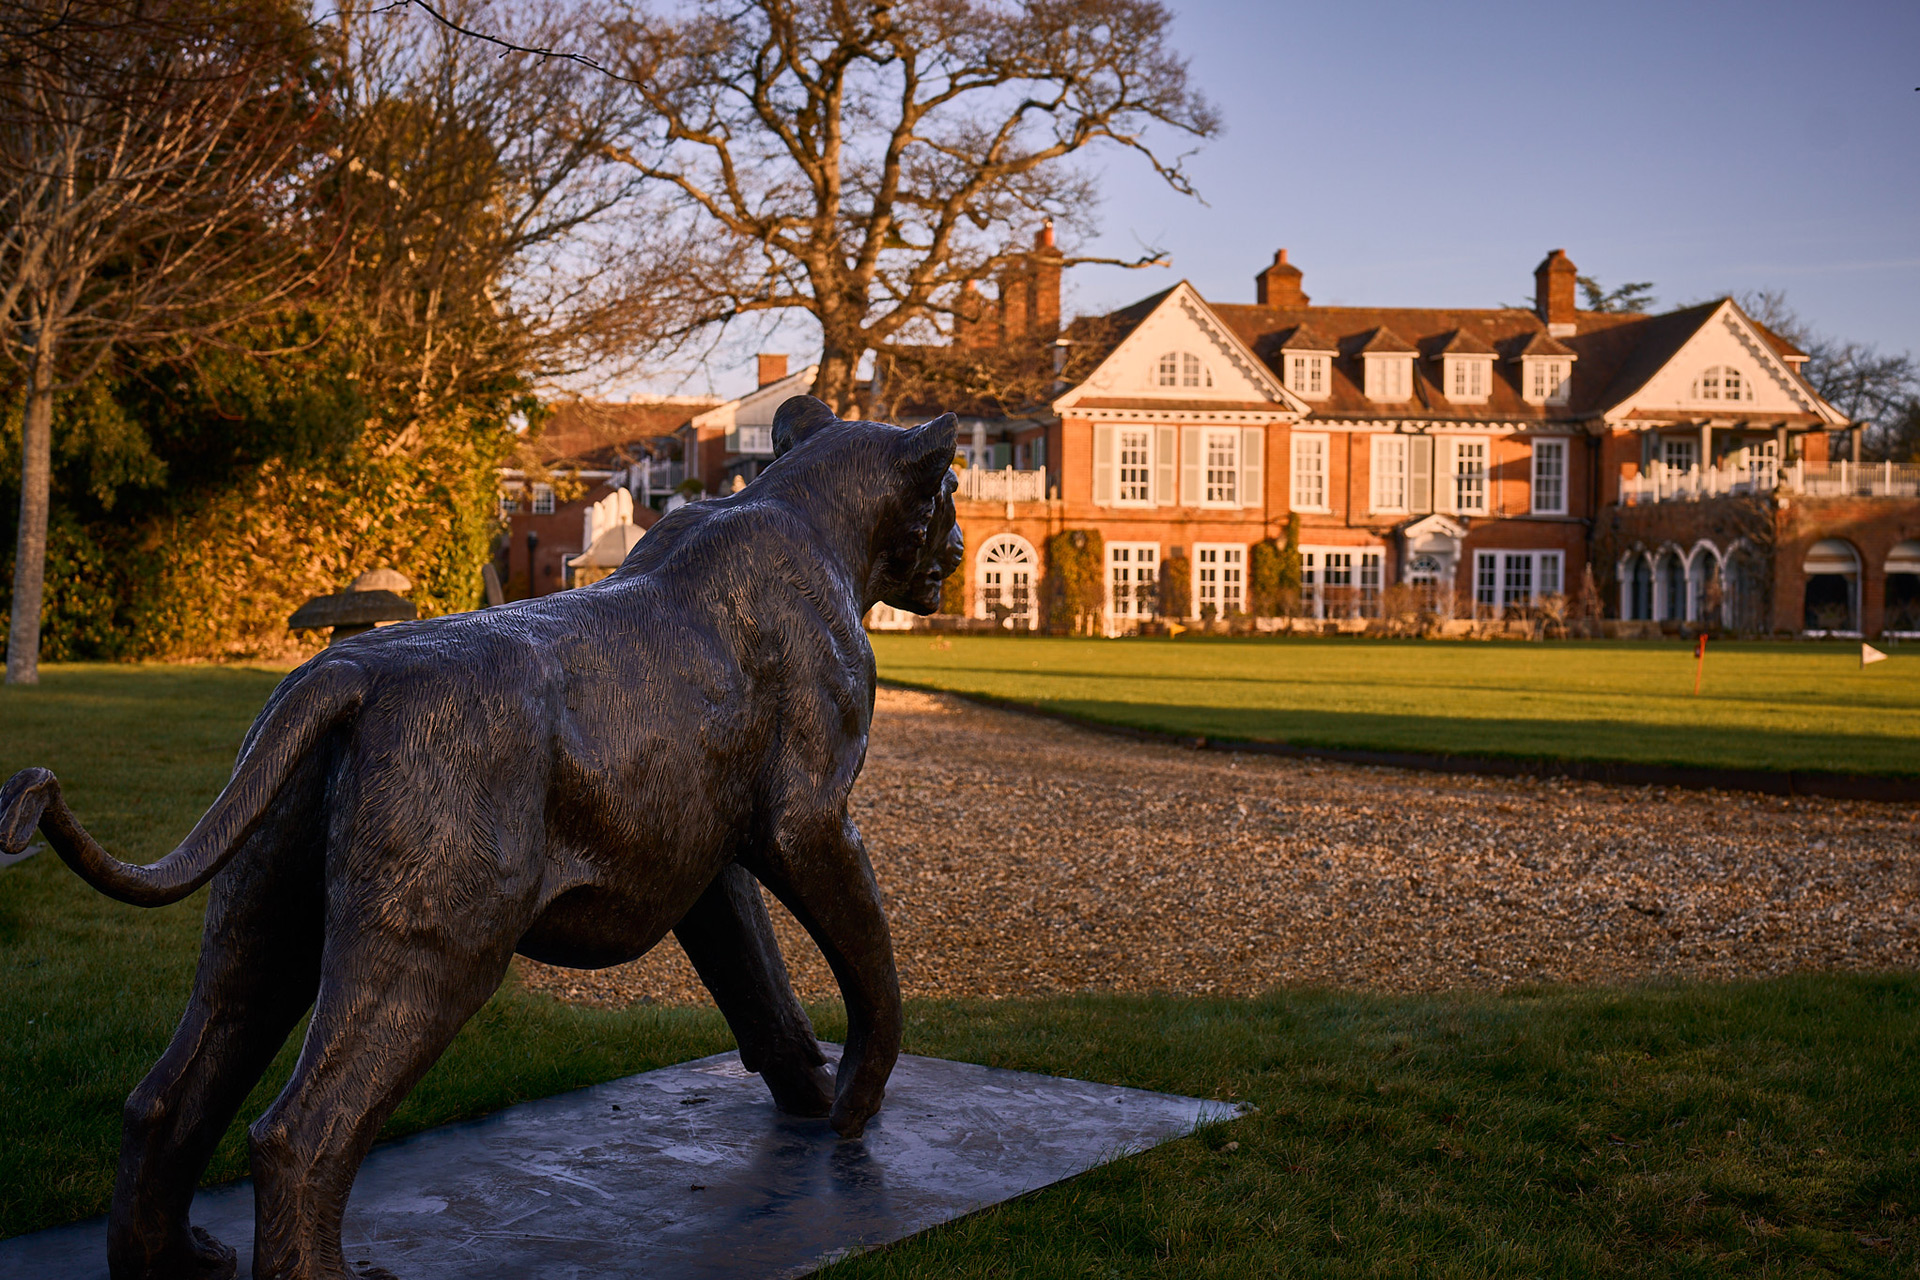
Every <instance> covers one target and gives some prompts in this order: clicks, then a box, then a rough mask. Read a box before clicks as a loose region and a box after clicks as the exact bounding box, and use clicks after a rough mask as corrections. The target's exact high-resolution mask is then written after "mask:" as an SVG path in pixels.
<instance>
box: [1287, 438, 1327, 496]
mask: <svg viewBox="0 0 1920 1280" xmlns="http://www.w3.org/2000/svg"><path fill="white" fill-rule="evenodd" d="M1293 509H1294V510H1295V511H1325V510H1327V509H1328V508H1327V437H1326V436H1325V435H1324V434H1322V433H1319V432H1312V431H1296V432H1294V433H1293Z"/></svg>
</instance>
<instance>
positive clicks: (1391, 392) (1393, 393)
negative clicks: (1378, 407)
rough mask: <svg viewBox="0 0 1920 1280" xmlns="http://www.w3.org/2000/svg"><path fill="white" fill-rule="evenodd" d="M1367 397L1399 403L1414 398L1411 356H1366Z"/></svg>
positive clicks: (1388, 402) (1386, 402) (1387, 402)
mask: <svg viewBox="0 0 1920 1280" xmlns="http://www.w3.org/2000/svg"><path fill="white" fill-rule="evenodd" d="M1363 359H1364V360H1365V363H1366V380H1367V399H1369V400H1378V401H1380V402H1382V403H1383V404H1399V403H1400V402H1401V401H1403V400H1410V399H1412V398H1413V358H1412V357H1411V356H1365V357H1363Z"/></svg>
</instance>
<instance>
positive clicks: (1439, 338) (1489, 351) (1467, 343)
mask: <svg viewBox="0 0 1920 1280" xmlns="http://www.w3.org/2000/svg"><path fill="white" fill-rule="evenodd" d="M1420 353H1421V354H1422V355H1424V356H1426V357H1427V359H1429V360H1438V359H1439V358H1440V357H1441V356H1491V355H1498V354H1499V352H1497V351H1495V350H1494V349H1493V344H1492V343H1491V342H1488V341H1487V340H1486V339H1485V338H1482V337H1481V336H1480V335H1479V334H1476V333H1473V332H1471V331H1470V330H1467V329H1451V330H1449V331H1447V332H1446V333H1439V334H1435V335H1433V336H1432V337H1430V338H1425V339H1422V340H1421V343H1420Z"/></svg>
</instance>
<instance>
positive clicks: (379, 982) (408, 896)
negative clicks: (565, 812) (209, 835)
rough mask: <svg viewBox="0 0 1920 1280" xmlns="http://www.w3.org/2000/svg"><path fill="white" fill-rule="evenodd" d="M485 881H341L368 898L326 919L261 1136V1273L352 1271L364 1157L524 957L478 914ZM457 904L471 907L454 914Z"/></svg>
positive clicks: (504, 929)
mask: <svg viewBox="0 0 1920 1280" xmlns="http://www.w3.org/2000/svg"><path fill="white" fill-rule="evenodd" d="M444 856H446V855H443V854H439V853H435V854H433V855H429V858H430V860H432V859H438V858H441V857H444ZM475 888H476V887H475V886H457V887H455V886H447V885H439V886H436V887H435V891H432V892H420V891H417V890H420V889H421V886H418V885H400V886H395V887H393V889H392V892H391V893H390V894H389V895H387V897H386V900H385V901H374V900H372V899H369V898H368V897H366V896H364V895H362V894H359V893H354V894H352V895H343V894H341V893H340V891H339V886H335V903H336V904H338V903H340V902H341V900H342V899H343V897H345V896H352V897H354V898H356V899H357V900H358V901H359V903H360V904H361V905H360V906H359V907H358V908H357V909H354V910H351V911H348V912H342V911H338V910H336V911H335V913H334V915H333V918H330V919H329V921H328V927H327V942H326V956H325V959H324V961H323V964H322V974H321V980H320V995H319V999H318V1000H317V1001H316V1003H315V1005H314V1012H313V1020H312V1022H311V1023H310V1024H309V1025H308V1029H307V1038H306V1041H305V1044H304V1045H303V1046H302V1049H301V1053H300V1061H299V1063H298V1065H296V1066H295V1068H294V1072H293V1077H292V1078H291V1079H290V1080H289V1081H288V1082H287V1087H286V1088H285V1089H284V1090H283V1091H282V1092H281V1094H280V1096H279V1097H278V1098H277V1099H275V1100H274V1103H273V1105H272V1106H271V1107H269V1108H268V1109H267V1111H266V1113H265V1114H264V1115H262V1116H261V1117H260V1118H259V1120H257V1121H256V1122H255V1123H254V1125H253V1128H252V1130H251V1137H252V1158H253V1174H254V1194H255V1230H254V1253H253V1274H254V1276H255V1277H257V1280H349V1277H350V1276H352V1273H351V1272H349V1271H348V1269H347V1266H346V1262H345V1259H344V1256H343V1254H342V1252H341V1242H340V1224H341V1217H342V1215H343V1213H344V1212H345V1210H346V1205H347V1196H348V1193H349V1192H350V1191H351V1190H352V1187H353V1179H354V1175H355V1174H356V1173H357V1172H358V1171H359V1168H360V1162H361V1161H362V1160H363V1159H364V1158H365V1157H366V1154H367V1151H368V1149H369V1148H370V1147H372V1145H373V1140H374V1138H375V1136H376V1135H378V1133H379V1131H380V1126H381V1125H382V1124H383V1123H385V1121H386V1119H387V1117H388V1116H389V1115H391V1114H392V1113H393V1109H394V1107H395V1106H397V1105H398V1104H399V1102H400V1100H401V1099H403V1098H404V1097H406V1095H407V1093H408V1091H409V1090H411V1089H412V1088H413V1086H414V1085H415V1084H416V1083H417V1082H418V1081H419V1079H420V1077H421V1076H423V1075H425V1074H426V1072H427V1069H428V1068H429V1067H431V1066H432V1065H433V1064H434V1062H435V1061H436V1060H438V1058H439V1057H440V1055H441V1053H442V1052H443V1051H444V1050H445V1049H446V1047H447V1045H448V1044H449V1043H450V1042H451V1041H452V1040H453V1037H454V1034H455V1033H456V1032H458V1031H459V1030H460V1028H461V1026H462V1025H464V1024H465V1023H466V1021H467V1019H468V1018H470V1017H472V1016H473V1015H474V1013H476V1012H477V1011H478V1010H479V1009H480V1007H481V1006H482V1005H483V1004H485V1003H486V1001H487V998H488V997H489V996H490V995H492V994H493V992H494V990H495V989H496V988H497V987H498V986H499V984H500V980H501V978H502V977H503V976H505V974H506V968H507V962H508V960H509V959H510V958H511V957H512V955H513V947H514V941H515V940H516V939H517V937H518V936H519V929H517V928H514V927H511V925H509V924H507V923H504V922H503V921H502V920H501V919H498V918H493V919H482V918H480V917H485V916H488V915H489V913H488V912H487V911H486V910H485V909H484V908H483V907H482V908H479V909H475V908H476V904H478V903H481V902H483V901H484V890H480V891H479V892H469V890H473V889H475ZM453 901H461V902H463V903H464V904H465V905H466V907H467V908H468V911H467V913H466V914H456V913H455V912H454V911H453V909H452V908H451V907H449V906H448V905H447V904H448V903H450V902H453ZM497 901H498V900H497V899H496V902H497ZM342 915H350V916H351V917H352V918H350V919H344V920H343V919H341V918H340V917H341V916H342ZM521 927H524V925H522V926H521Z"/></svg>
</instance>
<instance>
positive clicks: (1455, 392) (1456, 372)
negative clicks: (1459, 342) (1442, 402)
mask: <svg viewBox="0 0 1920 1280" xmlns="http://www.w3.org/2000/svg"><path fill="white" fill-rule="evenodd" d="M1443 365H1444V367H1443V368H1442V369H1441V374H1442V377H1443V378H1444V380H1445V383H1446V388H1447V399H1449V400H1453V401H1457V402H1458V403H1460V404H1484V403H1485V402H1486V399H1487V396H1488V395H1490V394H1491V393H1492V390H1493V359H1492V357H1490V356H1448V357H1447V358H1446V359H1445V361H1444V362H1443Z"/></svg>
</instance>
